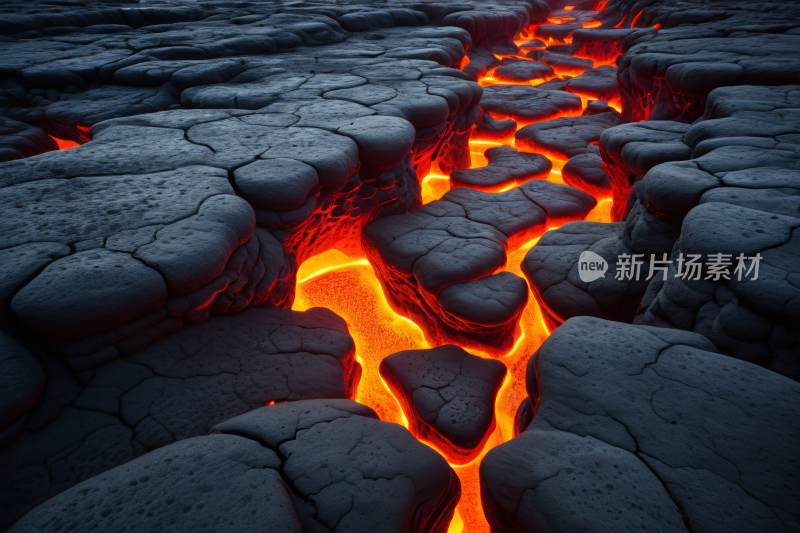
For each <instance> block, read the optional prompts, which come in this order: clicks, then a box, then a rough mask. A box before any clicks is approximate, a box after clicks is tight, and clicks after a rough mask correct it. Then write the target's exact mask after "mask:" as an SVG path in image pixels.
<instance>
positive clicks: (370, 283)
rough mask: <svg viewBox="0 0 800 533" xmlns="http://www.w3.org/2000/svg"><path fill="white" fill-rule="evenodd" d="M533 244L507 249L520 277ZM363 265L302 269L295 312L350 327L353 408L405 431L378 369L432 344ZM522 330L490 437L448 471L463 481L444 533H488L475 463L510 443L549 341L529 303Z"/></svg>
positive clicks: (333, 255) (323, 257)
mask: <svg viewBox="0 0 800 533" xmlns="http://www.w3.org/2000/svg"><path fill="white" fill-rule="evenodd" d="M536 242H538V239H533V240H531V241H529V242H527V243H525V244H524V245H523V246H521V247H520V248H518V249H516V250H510V251H509V253H508V263H507V265H508V266H507V267H506V271H509V272H513V273H515V274H517V275H518V276H521V277H523V278H524V275H523V274H522V271H521V268H520V265H521V263H522V259H523V258H524V256H525V254H526V253H527V252H528V250H530V248H531V247H533V246H534V245H535V244H536ZM360 259H362V258H358V260H355V261H354V258H352V257H348V256H347V255H345V254H344V253H342V252H340V251H338V250H331V251H328V252H325V253H323V254H320V255H318V256H315V257H312V258H311V259H309V260H308V261H306V262H305V263H303V265H302V266H301V267H300V270H299V272H298V275H297V278H298V279H299V280H301V281H299V282H298V284H297V293H296V296H295V303H294V305H293V306H292V309H294V310H297V311H303V310H306V309H309V308H311V307H327V308H328V309H330V310H332V311H333V312H334V313H336V314H338V315H339V316H341V317H342V318H343V319H344V320H345V321H346V322H347V324H348V327H349V329H350V335H352V337H353V340H354V341H355V344H356V359H357V360H358V362H359V363H360V364H361V367H362V374H361V381H360V383H359V387H358V393H357V396H356V401H358V402H360V403H363V404H364V405H368V406H369V407H371V408H372V409H374V410H375V411H376V412H377V413H378V415H379V416H380V418H381V420H384V421H387V422H394V423H396V424H401V425H403V426H404V427H408V420H407V419H406V417H405V414H404V413H403V411H402V409H401V407H400V404H399V402H398V401H397V399H396V398H395V397H394V395H392V394H391V392H390V391H389V389H388V387H387V386H386V385H385V384H384V382H383V380H382V378H381V376H380V374H379V373H378V366H379V365H380V362H381V361H382V360H383V359H384V358H385V357H387V356H388V355H391V354H393V353H396V352H399V351H402V350H417V349H423V348H430V345H429V344H428V342H427V341H426V340H425V337H424V335H423V334H422V331H421V330H420V329H419V328H418V327H417V326H416V325H415V324H414V323H413V322H412V321H411V320H408V319H407V318H405V317H402V316H400V315H398V314H397V313H395V312H394V311H393V310H392V309H391V307H389V304H388V302H387V301H386V298H385V297H384V295H383V291H382V290H381V287H380V283H379V282H378V279H377V277H376V276H375V273H374V271H373V269H372V267H371V266H370V265H369V264H365V263H364V262H362V261H361V260H360ZM520 326H521V329H522V332H523V335H522V336H521V337H520V338H519V339H518V340H517V342H516V344H515V345H514V348H513V349H512V350H511V351H510V352H509V353H508V354H506V355H504V356H503V357H502V358H501V360H502V361H503V363H505V365H506V367H507V368H508V374H507V376H506V380H505V381H504V382H503V386H502V387H501V388H500V391H499V392H498V395H497V400H496V402H495V428H494V431H493V432H492V433H491V435H490V436H489V438H488V440H487V442H486V445H485V446H484V447H483V450H481V452H480V453H479V454H478V456H477V457H476V458H474V459H473V460H471V461H470V462H469V463H468V464H466V465H461V466H458V465H451V466H452V467H453V469H454V470H455V471H456V474H458V477H459V479H460V480H461V500H460V502H459V504H458V507H457V510H456V512H457V517H454V519H453V521H452V522H451V524H450V529H449V530H448V531H452V532H458V531H465V532H469V533H478V532H485V533H488V532H489V524H488V522H487V521H486V518H485V517H484V516H483V508H482V506H481V500H480V483H479V474H478V468H479V465H480V461H481V459H482V458H483V456H484V455H486V452H488V451H489V450H490V449H491V448H493V447H495V446H497V445H498V444H502V443H503V442H506V441H508V440H509V439H511V438H512V437H513V434H514V433H513V430H514V416H515V415H516V411H517V407H518V406H519V404H520V402H522V400H523V398H525V397H526V396H527V392H526V390H525V372H526V368H527V363H528V358H529V357H530V355H531V354H533V352H534V351H536V349H537V348H538V347H539V346H540V345H541V343H542V342H543V341H544V339H545V338H547V335H548V333H547V331H546V329H544V327H543V317H542V316H541V312H540V311H539V306H538V305H537V303H536V301H535V299H534V298H533V297H532V296H531V297H530V298H529V301H528V305H527V306H526V308H525V310H524V311H523V313H522V317H521V321H520ZM470 351H472V353H476V352H475V351H474V350H470ZM478 355H480V354H478ZM425 444H427V445H429V446H431V444H430V443H427V442H425ZM431 447H433V446H431ZM434 449H435V448H434Z"/></svg>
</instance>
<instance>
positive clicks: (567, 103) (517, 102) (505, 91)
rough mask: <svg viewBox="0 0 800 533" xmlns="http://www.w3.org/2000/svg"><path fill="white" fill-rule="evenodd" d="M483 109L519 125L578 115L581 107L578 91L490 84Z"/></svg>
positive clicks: (493, 115) (482, 105)
mask: <svg viewBox="0 0 800 533" xmlns="http://www.w3.org/2000/svg"><path fill="white" fill-rule="evenodd" d="M480 106H481V109H483V110H484V112H486V113H489V115H491V116H492V118H494V119H495V120H505V119H509V118H510V119H513V120H514V121H515V122H516V123H517V125H518V126H527V125H529V124H533V123H535V122H543V121H547V120H553V119H556V118H559V117H563V116H577V115H580V113H581V111H582V107H581V99H580V97H579V96H578V95H575V94H569V93H565V92H563V91H559V90H546V89H542V88H540V87H528V86H526V85H490V86H489V87H485V88H484V89H483V97H482V98H481V101H480Z"/></svg>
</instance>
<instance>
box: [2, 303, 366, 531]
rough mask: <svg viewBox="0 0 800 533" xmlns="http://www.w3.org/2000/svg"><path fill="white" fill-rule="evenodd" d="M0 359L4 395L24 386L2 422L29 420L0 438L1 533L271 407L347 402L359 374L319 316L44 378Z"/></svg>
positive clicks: (54, 361) (250, 315) (330, 318)
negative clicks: (135, 464)
mask: <svg viewBox="0 0 800 533" xmlns="http://www.w3.org/2000/svg"><path fill="white" fill-rule="evenodd" d="M6 349H7V350H8V351H7V352H6V355H5V359H4V361H3V363H2V365H3V368H4V370H8V371H9V373H8V374H7V377H6V379H7V380H8V381H5V382H4V383H7V384H9V383H10V388H9V389H8V392H9V393H10V392H12V391H13V390H14V387H13V385H14V384H15V383H16V384H20V385H21V384H23V383H26V384H27V385H26V390H25V394H24V395H22V396H20V397H19V398H16V399H15V400H14V401H13V402H11V403H9V402H6V401H4V408H3V415H4V418H5V417H6V415H9V416H10V415H14V414H16V415H17V416H19V414H21V412H22V411H23V410H24V409H26V408H27V409H28V411H27V414H26V415H25V417H23V420H22V422H21V423H16V424H12V426H10V427H9V428H7V429H6V430H5V431H4V434H3V438H4V439H5V440H6V441H7V442H6V447H5V449H3V450H1V451H0V477H2V479H4V480H5V481H4V483H3V484H2V488H0V502H2V507H0V510H1V511H0V516H2V522H0V527H2V528H3V529H5V528H8V527H9V526H10V525H11V524H13V523H14V521H16V520H17V519H18V518H19V517H20V516H21V515H22V514H24V513H26V512H27V511H29V510H30V509H31V508H32V507H34V506H36V505H38V504H39V503H41V502H43V501H44V500H46V499H47V498H50V497H52V496H55V495H56V494H58V493H59V492H62V491H64V490H66V489H68V488H70V487H72V486H73V485H75V484H77V483H80V482H81V481H84V480H86V479H88V478H90V477H92V476H96V475H99V474H102V473H103V472H105V471H107V470H109V469H111V468H114V467H116V466H119V465H122V464H124V463H127V462H128V461H130V460H132V459H135V458H136V457H139V456H142V455H144V454H146V453H147V452H149V451H151V450H154V449H157V448H160V447H162V446H165V445H168V444H172V443H174V442H176V441H180V440H182V439H187V438H191V437H197V436H200V435H205V434H207V432H208V428H210V427H211V426H213V425H214V424H217V423H219V422H222V421H224V420H227V419H229V418H232V417H235V416H237V415H240V414H243V413H246V412H248V411H250V410H252V409H256V408H258V407H262V406H264V405H266V404H268V403H271V402H284V401H294V400H302V399H308V398H353V397H354V395H355V389H356V386H357V384H358V379H359V376H360V371H361V369H360V366H359V365H358V363H357V362H356V361H355V346H354V344H353V340H352V338H351V337H350V335H349V333H348V331H347V326H346V325H345V323H344V321H343V320H342V319H341V318H339V317H338V316H336V315H335V314H333V313H332V312H331V311H329V310H327V309H321V308H314V309H309V310H308V311H306V312H302V313H301V312H297V311H288V310H282V309H274V308H273V309H258V308H252V309H248V310H246V311H244V312H243V313H241V314H236V315H222V316H217V317H214V318H212V319H211V320H209V321H207V322H204V323H203V324H199V325H191V326H187V327H185V328H183V329H182V330H181V331H178V332H177V333H173V334H172V335H170V336H169V337H167V338H166V339H162V340H161V341H158V342H156V343H154V344H152V345H151V346H150V347H148V348H146V349H144V350H143V351H141V352H139V353H137V354H136V355H134V356H132V357H129V358H127V359H117V360H113V361H110V362H107V363H105V364H102V365H101V366H99V367H98V368H95V369H93V370H84V371H79V372H70V371H69V369H67V368H65V365H64V364H63V362H62V360H61V359H60V358H54V357H52V356H50V355H48V354H46V353H44V354H42V353H40V354H38V355H40V357H41V361H42V365H43V367H44V375H42V371H41V369H39V370H37V365H38V364H39V363H38V362H37V361H36V359H35V357H34V356H33V355H32V354H30V353H27V352H26V351H24V349H23V348H22V347H20V346H15V345H10V344H8V343H7V346H6ZM84 359H86V358H84ZM90 359H91V358H90ZM90 362H91V363H94V364H95V365H97V361H90ZM11 367H13V368H16V369H17V370H16V371H12V368H11ZM45 376H46V387H45V389H44V390H43V392H42V394H41V397H40V398H39V401H38V402H37V403H36V405H34V406H33V407H30V403H31V402H32V401H33V400H35V397H36V395H37V394H38V391H40V390H42V385H44V381H45ZM8 409H12V410H11V411H9V410H8ZM14 437H16V440H13V439H12V438H14ZM43 480H48V481H47V482H44V481H43Z"/></svg>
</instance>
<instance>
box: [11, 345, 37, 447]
mask: <svg viewBox="0 0 800 533" xmlns="http://www.w3.org/2000/svg"><path fill="white" fill-rule="evenodd" d="M0 380H2V381H1V382H0V383H1V384H0V446H2V444H4V443H5V442H4V441H6V440H7V439H8V438H10V437H13V436H14V435H13V433H16V432H17V431H19V429H21V427H22V426H24V422H25V420H24V419H23V417H24V415H25V413H27V412H28V411H29V410H30V409H31V408H32V407H33V406H34V404H35V403H36V400H37V399H38V398H39V395H40V394H41V392H42V389H44V381H45V380H44V370H43V369H42V365H41V363H39V360H38V359H37V358H36V356H35V355H33V353H31V352H30V350H28V348H26V347H25V345H23V344H22V343H21V342H19V341H18V340H17V339H15V338H14V337H12V336H11V335H9V334H8V333H7V332H5V331H2V330H0ZM10 426H17V427H10Z"/></svg>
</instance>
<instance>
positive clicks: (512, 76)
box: [492, 59, 556, 82]
mask: <svg viewBox="0 0 800 533" xmlns="http://www.w3.org/2000/svg"><path fill="white" fill-rule="evenodd" d="M503 63H504V64H503V65H502V66H500V67H498V68H497V70H495V71H494V74H493V75H492V77H493V78H494V79H495V80H497V81H501V82H503V81H505V82H526V81H538V80H542V81H548V80H551V79H553V78H555V77H556V73H555V72H554V71H553V68H552V67H550V66H548V65H545V64H544V63H540V62H538V61H524V60H521V59H517V60H512V61H505V60H504V61H503Z"/></svg>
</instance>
